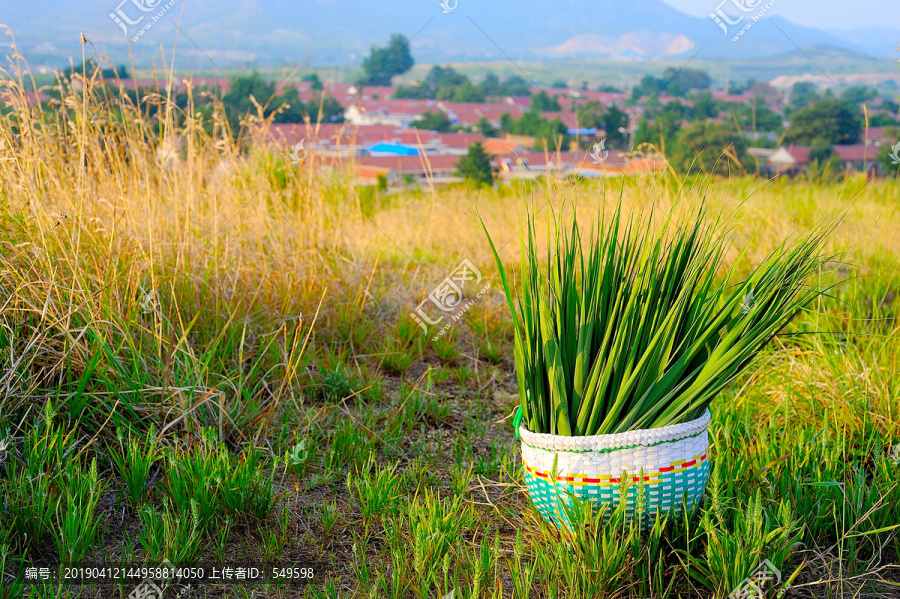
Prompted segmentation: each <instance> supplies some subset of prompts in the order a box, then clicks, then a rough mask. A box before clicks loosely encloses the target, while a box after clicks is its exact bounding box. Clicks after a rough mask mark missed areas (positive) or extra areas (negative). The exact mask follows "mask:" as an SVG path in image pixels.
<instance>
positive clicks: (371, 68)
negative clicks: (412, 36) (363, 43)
mask: <svg viewBox="0 0 900 599" xmlns="http://www.w3.org/2000/svg"><path fill="white" fill-rule="evenodd" d="M413 64H415V61H414V60H413V57H412V54H411V53H410V51H409V40H408V39H406V36H405V35H402V34H399V33H398V34H394V35H392V36H391V40H390V42H389V43H388V45H387V46H386V47H384V48H379V47H377V46H372V51H371V53H370V54H369V56H368V57H367V58H366V59H365V60H364V61H363V64H362V67H363V73H364V75H363V77H362V79H361V80H360V81H359V83H360V84H362V85H390V84H391V79H392V78H393V77H394V75H402V74H403V73H405V72H407V71H408V70H410V69H411V68H412V66H413Z"/></svg>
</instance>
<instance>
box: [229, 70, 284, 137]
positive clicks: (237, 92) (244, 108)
mask: <svg viewBox="0 0 900 599" xmlns="http://www.w3.org/2000/svg"><path fill="white" fill-rule="evenodd" d="M295 93H296V90H295ZM250 96H253V98H254V99H255V100H256V101H257V102H259V104H261V105H263V106H265V105H266V104H270V103H269V100H271V99H274V96H275V84H274V83H272V82H271V81H266V80H264V79H263V78H262V76H260V74H259V73H258V72H256V71H253V72H252V73H251V74H249V75H238V76H237V77H235V78H234V79H233V80H232V81H231V88H230V89H229V90H228V93H227V94H225V95H224V96H222V104H223V106H224V107H225V115H226V116H227V117H228V123H229V124H230V125H231V130H232V131H234V132H235V133H237V131H238V130H239V129H240V119H241V117H242V116H244V115H246V114H247V113H249V112H253V113H256V107H255V106H254V105H253V101H252V100H251V99H250ZM281 104H282V102H275V103H274V108H277V107H278V106H280V105H281ZM271 112H272V108H271V104H270V109H269V110H266V112H265V116H268V115H269V114H271Z"/></svg>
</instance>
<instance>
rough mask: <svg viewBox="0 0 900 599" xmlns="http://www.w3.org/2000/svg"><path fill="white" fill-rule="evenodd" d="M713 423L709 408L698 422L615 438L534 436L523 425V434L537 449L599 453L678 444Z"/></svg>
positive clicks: (616, 436) (597, 436)
mask: <svg viewBox="0 0 900 599" xmlns="http://www.w3.org/2000/svg"><path fill="white" fill-rule="evenodd" d="M709 421H710V413H709V409H708V408H707V409H706V410H705V411H704V412H703V415H701V416H700V418H697V419H696V420H691V421H690V422H685V423H682V424H672V425H669V426H663V427H660V428H647V429H641V430H636V431H628V432H626V433H615V434H613V435H591V436H587V437H574V436H573V437H567V436H564V435H551V434H549V433H533V432H531V431H530V430H528V429H527V428H525V425H524V424H522V425H520V426H519V434H520V435H521V438H522V443H523V444H524V445H527V446H529V447H533V448H535V449H546V450H549V451H578V452H587V451H598V450H610V449H624V448H628V447H638V446H640V447H651V446H653V445H659V444H660V443H667V442H672V441H678V440H680V439H687V438H690V437H694V436H696V435H698V434H700V433H702V432H703V431H705V430H706V428H707V426H708V425H709Z"/></svg>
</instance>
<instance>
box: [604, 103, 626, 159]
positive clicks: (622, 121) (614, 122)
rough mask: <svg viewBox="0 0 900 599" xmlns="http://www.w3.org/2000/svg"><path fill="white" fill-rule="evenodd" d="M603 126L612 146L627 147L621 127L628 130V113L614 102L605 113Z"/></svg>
mask: <svg viewBox="0 0 900 599" xmlns="http://www.w3.org/2000/svg"><path fill="white" fill-rule="evenodd" d="M603 128H604V129H605V130H606V140H607V141H608V142H609V143H610V147H613V148H623V147H625V135H626V133H623V132H622V131H620V129H624V130H625V131H627V130H628V113H627V112H625V111H624V110H622V109H620V108H619V107H618V106H616V105H615V104H613V105H612V106H610V107H609V109H608V110H607V111H606V114H605V115H603Z"/></svg>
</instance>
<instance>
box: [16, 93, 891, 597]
mask: <svg viewBox="0 0 900 599" xmlns="http://www.w3.org/2000/svg"><path fill="white" fill-rule="evenodd" d="M13 81H14V80H13ZM85 88H87V89H90V90H91V93H85V92H83V91H82V90H83V89H85ZM17 89H19V88H18V87H17V84H12V91H13V92H14V93H18V92H17V91H16V90H17ZM82 90H77V89H74V88H71V87H66V88H64V89H63V90H62V94H61V97H60V99H59V100H53V101H51V105H50V106H49V107H47V108H49V110H47V111H46V112H41V110H40V108H41V107H39V106H32V107H30V108H18V109H15V110H12V111H8V112H5V113H3V114H2V115H0V143H2V144H3V145H2V148H0V151H2V154H0V180H2V188H0V248H2V249H0V434H2V440H0V447H2V450H0V451H2V454H0V455H2V466H0V468H2V475H0V481H2V486H0V489H2V502H0V508H2V510H0V562H2V567H3V570H4V572H5V573H6V574H7V576H6V577H4V578H3V580H2V581H0V596H2V597H16V596H20V595H23V594H24V595H25V596H29V597H66V596H71V597H75V596H102V597H107V596H117V597H118V596H126V595H127V594H128V593H129V592H130V587H131V586H133V585H128V586H124V587H123V586H98V587H96V588H88V587H84V588H82V587H78V586H73V587H70V588H66V587H65V586H61V585H59V584H50V583H36V584H28V585H25V586H24V587H23V586H22V583H21V580H20V581H19V582H18V583H17V582H15V581H14V580H13V578H14V577H11V576H10V575H14V574H15V573H16V572H20V571H21V570H20V568H21V567H22V564H23V563H25V562H27V563H36V562H38V561H41V560H43V561H46V562H53V563H56V562H64V563H78V562H91V563H99V562H102V561H104V560H108V561H109V560H111V561H115V562H134V563H143V564H146V565H149V566H155V565H157V564H159V563H161V562H162V561H163V560H164V559H170V560H171V561H173V562H191V561H201V562H206V563H213V562H224V561H228V562H234V563H237V562H257V563H289V564H297V565H308V566H313V568H314V580H313V582H312V583H311V584H298V585H284V584H282V585H274V584H273V585H270V586H267V587H250V586H235V585H231V586H221V585H214V584H209V585H205V586H203V587H200V588H198V587H196V586H195V587H193V588H189V589H187V588H186V589H179V590H173V591H172V592H171V596H173V597H174V596H176V595H177V596H179V597H206V596H217V597H250V596H272V597H316V598H318V597H373V598H374V597H378V598H381V597H390V598H409V597H417V598H422V599H425V598H433V597H448V596H450V597H453V598H454V599H459V598H460V597H465V598H469V597H498V598H499V597H517V598H528V597H530V598H535V599H536V598H553V597H559V598H562V597H567V598H576V597H577V598H589V597H611V598H612V597H631V598H646V597H653V598H655V599H662V598H669V597H724V596H726V595H728V593H730V592H731V591H732V590H734V589H736V588H738V587H739V586H740V585H741V584H742V581H743V580H744V579H745V578H746V577H747V576H748V575H749V574H750V573H751V572H752V571H753V570H754V569H755V568H756V567H757V566H758V564H760V563H761V562H762V561H763V560H769V562H771V564H772V565H774V566H775V567H776V568H778V569H779V571H780V573H781V582H780V585H781V586H780V587H776V586H772V587H771V591H772V594H773V595H774V593H775V591H776V590H777V588H783V587H784V585H787V584H789V586H790V590H789V591H788V592H787V594H786V595H785V596H789V597H890V596H897V595H898V593H900V528H898V523H900V489H898V485H900V337H898V320H897V312H898V310H900V297H898V286H900V273H898V265H897V262H896V257H897V256H898V255H900V214H898V210H897V207H898V205H900V185H898V184H897V181H890V180H888V181H865V180H863V179H849V180H846V181H844V182H843V183H829V182H821V181H816V180H809V179H803V178H800V179H794V180H788V179H779V180H774V181H766V180H756V179H752V178H732V179H728V180H724V179H707V178H693V179H688V180H682V179H680V178H679V177H678V176H677V175H676V174H674V173H672V172H666V173H663V174H660V175H655V176H641V177H634V178H626V179H621V178H620V179H606V180H599V181H587V180H580V179H578V178H570V179H559V180H557V179H547V180H538V181H529V182H526V181H521V182H517V183H514V184H511V185H502V186H499V187H498V188H495V189H494V188H469V187H468V186H465V185H460V186H456V187H450V188H441V189H432V188H425V189H399V190H390V191H379V190H377V189H375V188H373V187H355V186H354V185H353V181H352V179H351V178H350V177H349V176H348V174H347V173H341V172H331V171H328V170H326V169H325V168H324V166H323V165H322V164H320V163H318V162H317V159H316V157H315V156H309V157H308V158H307V159H306V160H305V161H304V162H303V163H302V164H293V163H292V162H291V159H290V156H289V155H288V154H287V152H285V151H284V150H283V149H280V150H279V149H275V148H268V147H266V146H265V145H264V144H262V143H261V142H260V141H259V139H258V138H257V139H254V137H253V136H251V135H241V136H239V138H238V139H237V140H235V138H234V136H233V135H232V132H231V131H229V130H227V125H226V123H225V121H224V119H222V118H214V119H213V121H212V122H203V121H202V120H200V119H198V118H196V117H195V116H192V115H193V113H192V112H191V111H186V113H184V114H181V113H178V112H176V110H175V109H174V108H171V105H170V104H167V102H166V99H165V98H164V97H156V98H153V97H150V98H145V99H144V100H143V102H142V103H141V104H140V105H138V106H134V105H130V104H129V103H128V101H127V100H126V99H123V97H122V96H120V95H118V94H116V93H110V90H109V88H100V87H99V86H98V87H96V88H94V87H91V86H82ZM150 105H153V106H157V107H158V108H159V110H158V111H157V110H154V111H153V116H152V117H151V116H148V114H149V111H148V106H150ZM260 124H261V123H260V122H259V119H253V118H248V120H247V122H246V125H247V126H248V130H250V128H252V127H253V126H257V125H260ZM704 198H705V200H706V202H707V204H708V206H709V207H710V209H711V210H713V211H714V212H718V213H721V215H722V218H723V219H726V221H727V222H729V223H730V224H731V227H732V231H731V239H732V245H733V247H732V248H731V250H730V252H729V257H728V261H729V262H730V263H734V264H735V267H736V268H737V271H738V272H746V271H747V269H748V268H750V266H752V265H753V264H755V263H757V262H758V261H759V260H760V259H761V258H762V257H763V256H764V255H765V254H766V252H768V251H769V250H771V249H772V248H773V247H775V246H776V245H777V244H778V243H780V242H781V241H782V240H784V239H785V238H787V237H788V236H790V235H791V234H793V233H795V232H802V231H804V230H806V229H807V228H809V227H811V226H813V225H815V224H816V223H817V222H819V221H820V220H822V219H825V218H829V217H831V216H834V215H839V216H840V218H841V224H840V225H839V227H838V228H837V231H836V233H835V234H834V236H833V237H832V241H831V244H830V249H831V250H833V251H834V252H835V253H836V254H837V255H838V258H837V259H835V261H834V262H832V263H831V267H830V268H829V269H828V270H827V271H823V272H822V273H821V277H822V279H823V281H827V282H828V283H829V284H833V285H834V287H833V288H832V290H831V292H830V294H829V296H828V297H825V298H823V299H822V300H821V301H820V302H818V303H817V304H816V305H813V306H810V309H809V311H808V312H807V313H806V314H804V315H803V316H802V317H801V319H800V320H799V321H798V322H797V323H795V324H794V325H792V327H791V328H790V329H789V330H786V331H784V332H783V334H781V335H779V337H778V338H777V340H776V342H775V343H773V344H772V345H771V347H770V348H768V349H767V351H766V352H765V354H764V356H763V358H762V359H761V360H760V361H759V362H758V363H757V365H756V366H755V367H754V368H753V369H752V371H751V373H750V374H749V375H748V376H746V377H743V378H742V379H741V380H740V381H739V383H738V384H736V385H734V386H733V387H731V388H729V389H728V390H727V391H726V392H724V393H722V394H721V396H720V397H719V398H718V399H717V400H716V402H715V403H714V405H713V422H712V425H711V428H710V442H711V462H712V465H713V476H712V478H711V481H710V485H709V487H708V488H707V491H706V496H705V501H704V504H703V506H702V508H701V510H700V513H698V514H697V515H695V517H693V518H689V519H684V520H683V521H670V522H667V523H663V522H660V523H659V524H658V525H657V526H656V527H655V528H654V529H653V530H652V531H650V532H649V533H646V534H643V535H642V534H641V533H640V532H639V531H638V530H636V529H633V528H630V527H628V526H626V525H624V524H622V522H621V514H618V515H614V516H613V518H612V519H611V520H610V521H609V522H608V523H607V524H597V525H595V526H593V527H587V528H585V529H578V530H577V532H574V533H571V534H563V533H560V532H559V531H557V530H555V529H552V528H550V527H547V526H546V525H544V524H542V522H541V520H540V518H539V516H538V515H537V513H536V511H535V510H534V509H533V507H532V506H531V504H530V502H529V500H528V497H527V494H526V493H525V490H524V483H523V480H524V479H523V475H522V472H521V468H520V460H519V456H518V448H517V443H516V440H515V438H514V436H513V430H512V426H511V421H512V419H511V418H510V416H511V415H512V412H513V410H514V408H515V406H516V405H517V397H516V394H517V390H516V381H515V372H514V365H513V360H512V344H511V339H512V325H511V320H510V317H509V310H508V307H507V305H506V302H505V299H504V297H503V295H502V290H501V288H500V287H501V286H500V283H499V280H498V276H497V269H496V267H495V266H494V263H493V259H492V257H491V253H490V248H489V246H488V244H487V241H486V238H485V236H484V233H483V231H482V229H481V224H480V222H479V218H478V215H479V214H480V216H481V217H482V218H483V219H484V222H485V224H486V226H487V228H488V229H489V230H490V232H491V235H492V237H493V238H494V240H495V241H496V242H497V244H498V249H499V252H500V255H501V257H502V258H503V260H504V261H505V262H506V263H513V262H515V261H517V259H518V257H519V256H518V252H519V248H520V231H521V228H520V226H521V217H522V215H523V211H524V210H525V209H526V208H527V207H528V206H532V205H533V206H534V207H536V208H537V209H538V210H539V212H538V215H539V216H538V218H539V220H543V221H544V222H546V219H547V218H548V214H549V210H548V206H550V207H554V208H557V209H559V208H560V207H562V206H563V205H564V204H568V205H569V206H575V209H576V210H577V212H578V214H579V215H580V217H581V218H584V219H589V218H591V217H592V216H596V215H597V214H598V213H599V211H601V210H603V209H605V208H610V207H612V206H613V205H615V204H616V203H617V202H619V201H621V202H622V203H623V205H624V206H625V207H626V209H627V210H645V211H646V210H649V209H651V208H652V209H653V210H654V211H656V213H657V214H659V215H661V216H662V215H668V214H670V213H674V214H675V215H676V218H686V215H689V214H690V213H691V210H692V208H694V207H696V206H697V205H698V203H699V202H701V201H702V200H703V199H704ZM563 214H564V217H563V218H568V217H569V216H570V213H569V212H566V211H563ZM538 229H539V230H540V227H538ZM463 260H468V261H469V263H470V264H471V265H472V266H474V267H475V268H476V269H477V270H478V272H479V274H480V281H479V283H478V286H473V287H471V288H468V287H467V288H466V290H465V291H466V298H465V299H466V302H467V305H468V300H472V302H471V306H470V307H468V309H467V310H466V311H465V312H464V314H462V316H461V317H460V318H459V319H458V320H457V321H455V322H454V323H452V326H451V327H450V328H449V329H448V330H447V332H446V333H445V334H444V335H442V336H438V331H439V330H440V328H441V326H442V325H443V323H442V324H441V325H433V326H431V327H428V331H427V332H425V331H423V330H422V327H420V326H419V325H418V324H417V323H416V322H415V321H414V320H413V319H412V318H411V317H410V313H412V312H414V311H415V310H416V307H417V306H418V305H419V304H420V302H422V301H423V299H425V298H426V296H427V294H428V293H429V292H431V291H432V290H433V289H434V288H435V287H437V286H438V284H440V283H441V281H443V280H444V279H445V278H446V277H448V276H450V274H451V273H452V272H454V270H455V269H457V267H458V266H459V264H460V263H461V262H462V261H463ZM482 288H487V291H486V292H485V293H483V294H481V295H480V296H479V295H478V292H479V291H480V289H482ZM448 320H449V319H445V322H447V321H448ZM451 593H453V594H452V595H451ZM166 596H169V592H168V591H167V593H166Z"/></svg>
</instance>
